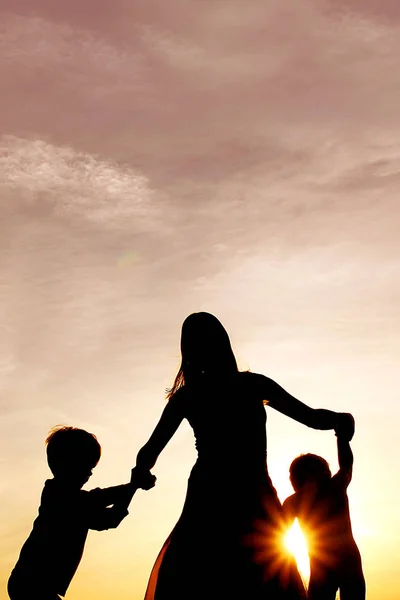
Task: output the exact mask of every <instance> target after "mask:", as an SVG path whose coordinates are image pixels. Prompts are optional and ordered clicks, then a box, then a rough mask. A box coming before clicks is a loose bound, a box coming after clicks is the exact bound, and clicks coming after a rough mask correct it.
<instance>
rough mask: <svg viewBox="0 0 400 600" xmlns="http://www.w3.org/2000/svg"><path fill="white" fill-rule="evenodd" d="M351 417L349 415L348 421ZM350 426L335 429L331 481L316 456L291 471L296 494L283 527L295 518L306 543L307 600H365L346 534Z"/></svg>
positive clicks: (354, 549)
mask: <svg viewBox="0 0 400 600" xmlns="http://www.w3.org/2000/svg"><path fill="white" fill-rule="evenodd" d="M350 417H351V415H349V418H350ZM353 433H354V420H353V418H352V417H351V420H350V419H349V422H348V425H345V426H344V427H343V428H341V429H336V436H337V449H338V459H339V471H338V472H337V473H336V475H334V476H333V477H332V475H331V471H330V468H329V465H328V463H327V462H326V460H325V459H323V458H322V457H321V456H316V455H315V454H304V455H301V456H298V457H297V458H296V459H295V460H294V461H293V462H292V464H291V465H290V481H291V483H292V485H293V488H294V490H295V492H296V493H295V494H293V495H292V496H290V497H289V498H287V499H286V500H285V502H284V503H283V513H284V517H285V523H286V526H287V527H289V526H290V525H291V524H292V523H293V521H294V519H295V518H296V517H297V518H298V521H299V524H300V526H301V528H302V530H303V531H304V534H305V536H306V538H307V542H308V552H309V556H310V582H309V586H308V596H307V597H308V599H309V600H334V599H335V597H336V592H337V591H338V590H340V598H341V600H364V598H365V580H364V575H363V571H362V565H361V556H360V552H359V550H358V548H357V544H356V542H355V541H354V538H353V533H352V529H351V521H350V512H349V502H348V498H347V487H348V485H349V483H350V481H351V478H352V470H353V453H352V451H351V448H350V444H349V441H350V439H351V438H352V436H353Z"/></svg>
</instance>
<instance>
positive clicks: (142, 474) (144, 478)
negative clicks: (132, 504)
mask: <svg viewBox="0 0 400 600" xmlns="http://www.w3.org/2000/svg"><path fill="white" fill-rule="evenodd" d="M156 481H157V477H156V476H155V475H152V474H151V473H150V471H148V470H147V469H141V468H140V467H135V468H134V469H132V471H131V483H132V484H134V485H135V486H137V487H138V488H141V489H142V490H151V488H153V487H154V486H155V485H156Z"/></svg>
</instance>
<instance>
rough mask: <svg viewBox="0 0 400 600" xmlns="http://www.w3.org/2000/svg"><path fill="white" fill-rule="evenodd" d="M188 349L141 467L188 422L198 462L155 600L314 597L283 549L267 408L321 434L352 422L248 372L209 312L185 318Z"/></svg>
mask: <svg viewBox="0 0 400 600" xmlns="http://www.w3.org/2000/svg"><path fill="white" fill-rule="evenodd" d="M181 351H182V363H181V367H180V369H179V372H178V374H177V376H176V379H175V382H174V385H173V387H172V389H171V390H170V391H169V393H168V399H169V402H168V404H167V406H166V407H165V409H164V411H163V414H162V416H161V419H160V421H159V423H158V425H157V426H156V428H155V430H154V432H153V434H152V435H151V437H150V439H149V441H148V442H147V443H146V445H145V446H144V447H143V448H142V449H141V450H140V452H139V454H138V457H137V467H138V468H140V469H143V472H145V470H146V469H151V468H152V467H153V466H154V464H155V462H156V460H157V457H158V455H159V454H160V452H161V451H162V450H163V448H164V447H165V446H166V444H167V443H168V442H169V440H170V439H171V437H172V436H173V435H174V433H175V431H176V430H177V429H178V427H179V425H180V423H181V421H182V420H183V419H185V418H186V419H187V420H188V421H189V423H190V425H191V426H192V428H193V431H194V435H195V438H196V448H197V451H198V459H197V462H196V464H195V466H194V467H193V469H192V472H191V475H190V478H189V482H188V489H187V495H186V500H185V504H184V507H183V511H182V514H181V517H180V519H179V520H178V523H177V524H176V526H175V528H174V530H173V531H172V533H171V535H170V536H169V538H168V539H167V541H166V543H165V544H164V546H163V548H162V550H161V552H160V554H159V556H158V558H157V560H156V563H155V566H154V568H153V571H152V574H151V576H150V580H149V584H148V588H147V592H146V600H171V599H173V600H200V599H201V600H205V599H207V600H217V599H218V600H239V599H240V600H244V599H246V600H261V599H262V600H266V599H267V598H268V600H283V599H285V600H298V599H300V598H305V590H304V586H303V584H302V582H301V578H300V576H299V573H298V571H297V568H296V565H295V561H294V559H293V557H291V556H289V554H288V553H285V551H284V550H283V543H282V525H283V523H282V507H281V504H280V502H279V500H278V497H277V494H276V491H275V489H274V487H273V486H272V483H271V480H270V478H269V475H268V470H267V465H266V431H265V425H266V412H265V409H264V404H265V401H268V404H269V405H270V406H271V407H272V408H275V409H276V410H278V411H280V412H281V413H283V414H285V415H287V416H289V417H291V418H293V419H296V420H297V421H299V422H300V423H303V424H305V425H308V426H309V427H313V428H316V429H333V428H334V427H335V426H337V425H338V423H339V422H341V421H343V420H346V419H347V417H346V416H343V415H339V414H337V413H334V412H331V411H329V410H314V409H312V408H310V407H308V406H306V405H305V404H303V403H302V402H299V400H296V399H295V398H294V397H293V396H291V395H290V394H288V393H287V392H286V391H285V390H284V389H282V388H281V387H280V386H279V385H278V384H277V383H275V382H274V381H272V380H271V379H269V378H268V377H264V376H263V375H257V374H255V373H250V372H239V371H238V368H237V364H236V359H235V356H234V354H233V351H232V348H231V344H230V340H229V337H228V334H227V332H226V331H225V329H224V327H223V326H222V325H221V323H220V322H219V321H218V319H216V318H215V317H214V316H213V315H210V314H208V313H195V314H192V315H190V316H189V317H188V318H187V319H186V320H185V322H184V323H183V326H182V337H181Z"/></svg>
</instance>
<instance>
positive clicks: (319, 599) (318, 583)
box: [307, 573, 339, 600]
mask: <svg viewBox="0 0 400 600" xmlns="http://www.w3.org/2000/svg"><path fill="white" fill-rule="evenodd" d="M338 589H339V586H338V582H337V581H336V578H335V577H332V575H330V574H325V576H322V575H321V574H319V576H318V577H315V576H314V577H313V575H312V573H311V577H310V583H309V585H308V590H307V599H308V600H335V598H336V592H337V591H338Z"/></svg>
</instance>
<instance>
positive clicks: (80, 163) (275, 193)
mask: <svg viewBox="0 0 400 600" xmlns="http://www.w3.org/2000/svg"><path fill="white" fill-rule="evenodd" d="M33 5H34V8H33ZM399 56H400V5H399V3H398V2H397V1H395V0H393V1H390V0H369V1H368V0H364V1H361V0H346V2H345V1H343V2H342V1H334V0H332V1H329V0H321V1H319V2H317V1H316V0H315V1H314V0H308V1H305V2H291V1H289V0H268V1H265V0H201V1H200V0H174V1H173V2H171V3H166V2H162V1H161V0H143V1H137V0H133V1H131V2H127V1H125V0H124V1H122V0H114V1H113V2H111V1H110V2H105V1H98V2H87V1H85V0H80V1H79V2H77V1H76V0H72V1H71V0H70V1H69V2H53V1H50V0H48V1H45V0H37V1H36V2H34V3H32V2H31V1H30V0H25V1H18V0H13V1H12V2H11V0H2V2H1V4H0V81H1V83H2V94H1V99H0V108H1V110H0V173H1V175H0V192H1V199H2V202H1V218H0V265H1V270H0V311H1V322H0V324H1V328H2V335H1V338H0V436H1V439H2V462H3V468H4V473H5V476H4V477H3V483H2V487H1V499H2V502H1V503H0V505H1V508H0V511H1V517H2V518H1V525H0V532H1V542H0V549H1V552H0V554H1V556H2V558H1V559H0V580H1V581H2V582H4V581H6V579H7V577H8V573H9V571H10V569H11V567H12V566H13V563H14V562H15V560H16V557H17V555H18V551H19V548H20V546H21V543H22V542H23V540H24V536H26V535H27V533H28V532H29V528H30V525H31V522H32V520H33V518H34V517H35V514H36V510H37V505H38V501H39V494H40V489H41V486H42V485H43V481H44V479H45V478H46V477H47V476H48V474H47V471H46V465H45V464H44V462H43V461H44V456H43V440H44V438H45V437H46V434H47V431H48V429H49V428H50V427H51V426H53V425H54V424H56V423H60V422H66V423H68V424H70V423H71V424H75V425H78V426H82V427H87V428H88V429H89V430H91V431H94V432H95V433H96V434H98V436H99V438H100V441H101V442H103V440H104V442H103V443H104V446H105V448H104V459H102V461H103V462H102V463H101V464H100V465H99V467H98V471H99V474H98V475H97V474H96V475H95V476H94V485H107V484H113V483H118V482H119V481H120V479H122V480H125V479H126V477H128V476H129V469H130V467H131V466H132V464H133V461H134V457H135V453H136V451H137V449H138V448H139V447H140V444H141V443H142V442H143V441H145V439H146V436H147V435H148V434H149V433H150V431H151V428H152V426H153V424H154V423H155V421H156V419H157V417H158V414H159V413H160V411H161V409H162V407H163V392H164V389H165V387H166V386H168V385H169V384H170V383H171V380H172V379H173V376H174V370H175V368H176V366H177V362H178V343H179V327H180V324H181V322H182V320H183V319H184V318H185V316H186V315H187V314H188V313H189V312H192V311H194V310H201V309H205V310H209V311H211V312H214V313H215V314H216V315H217V316H218V317H220V318H221V320H222V321H223V322H224V323H225V324H226V326H227V328H228V330H229V331H230V333H231V335H232V340H233V343H234V346H235V349H236V351H237V353H238V356H239V359H240V362H241V366H242V367H243V368H248V367H251V368H252V369H254V370H256V371H257V370H258V371H260V372H264V373H266V374H268V375H270V376H271V377H273V378H276V379H277V380H278V381H279V382H280V383H281V384H282V385H284V386H285V387H287V388H288V389H289V391H291V392H292V393H294V394H295V395H297V396H299V397H300V398H301V399H302V400H304V401H306V402H309V403H310V404H311V405H313V406H323V407H329V408H333V409H335V408H337V409H338V410H349V411H351V412H354V414H355V416H356V419H357V436H356V438H355V441H354V450H355V454H356V471H355V473H356V474H355V480H354V482H353V483H352V486H353V487H352V490H353V491H352V493H353V496H352V497H351V499H352V502H353V505H352V507H353V509H354V510H353V514H354V521H355V522H357V527H358V529H357V528H356V531H359V538H358V540H359V543H360V547H361V550H362V553H363V556H364V564H365V570H366V575H367V583H368V584H369V590H370V591H369V600H397V599H398V597H399V594H400V588H398V587H397V588H396V587H395V585H394V583H393V582H394V581H396V578H397V576H396V572H397V570H398V560H399V556H398V549H397V546H398V543H397V540H398V538H399V535H400V517H399V515H398V509H397V498H398V494H399V492H400V489H399V482H398V475H397V472H398V464H397V463H398V456H399V450H400V444H399V435H398V429H397V426H398V423H399V416H400V410H399V408H398V389H399V384H400V376H399V373H398V361H399V349H400V348H399V341H398V340H399V337H400V326H399V301H400V278H399V275H400V264H399V241H398V238H399V233H398V232H399V226H400V208H399V184H400V137H399V133H398V132H399V131H400V111H399V106H400V70H399V68H398V63H399ZM269 435H270V465H271V471H272V472H273V473H274V474H275V478H276V485H277V487H278V491H279V493H280V494H281V495H282V496H285V494H287V493H290V487H288V483H287V482H286V483H285V477H286V471H287V466H288V465H289V463H290V461H291V459H292V458H293V457H294V455H295V454H296V453H299V452H302V451H309V450H310V451H315V452H318V453H324V452H325V453H326V454H327V455H328V458H329V459H330V460H332V461H333V462H334V461H335V455H334V443H333V441H332V440H331V438H329V437H323V436H321V435H320V434H313V435H314V436H315V437H312V436H311V434H310V432H309V431H307V430H306V431H303V430H302V429H301V428H300V429H299V428H298V426H294V425H292V424H291V423H287V422H286V421H284V420H281V419H280V418H278V417H276V416H275V415H271V418H270V428H269ZM324 435H325V436H326V435H328V434H324ZM289 439H290V443H288V440H289ZM310 446H312V447H310ZM191 448H192V439H191V433H190V431H188V430H186V429H183V431H182V432H180V433H179V434H178V436H177V438H176V440H175V441H174V442H172V446H171V449H168V450H167V451H166V455H165V458H163V459H162V461H161V463H160V467H159V472H158V473H157V475H158V476H159V480H160V481H159V487H158V488H157V489H156V490H154V491H153V492H151V494H149V495H148V496H146V497H144V495H143V496H140V497H138V500H137V501H135V502H136V504H135V505H132V515H131V517H130V519H131V521H130V522H129V523H128V525H126V527H125V529H121V532H120V531H119V530H118V531H117V532H115V533H112V534H110V535H111V537H109V538H107V536H105V538H107V539H105V538H104V536H103V537H102V536H100V537H101V540H100V538H99V540H100V541H99V542H96V548H94V545H93V546H90V540H89V542H88V550H87V553H88V555H87V556H85V558H84V561H83V563H82V566H81V568H80V572H79V574H78V575H77V580H76V582H74V584H73V586H74V587H72V588H71V590H70V592H69V594H68V600H81V599H82V598H84V597H85V594H86V593H87V589H91V593H93V589H92V587H91V586H92V585H94V586H98V588H99V590H101V594H103V595H101V596H100V595H99V598H101V600H102V599H103V598H104V599H105V598H107V597H110V598H112V597H113V590H114V593H115V587H114V588H112V585H114V586H116V585H118V586H119V587H118V597H119V598H120V599H122V600H125V598H134V600H140V599H141V598H142V595H143V589H144V585H145V581H146V578H147V575H148V572H149V569H150V567H151V564H152V561H153V559H154V556H155V554H157V551H158V549H159V547H160V545H161V543H162V541H163V538H164V537H165V535H166V534H167V533H168V531H169V530H170V528H171V527H172V526H173V524H174V519H175V518H176V516H177V514H179V510H180V506H181V504H182V501H183V495H184V487H185V481H186V478H187V473H188V469H189V468H190V465H191V463H192V462H193V458H194V455H193V454H192V450H191ZM293 453H294V454H293ZM168 457H169V458H168ZM102 465H103V466H102ZM282 473H283V474H282ZM281 474H282V475H281ZM96 477H97V478H98V479H95V478H96ZM174 485H176V486H177V491H176V492H175V491H174V489H173V486H174ZM149 498H150V499H149ZM151 511H153V512H151ZM154 515H157V516H156V517H155V516H154ZM96 540H97V538H96ZM110 547H112V548H113V549H114V552H115V553H116V555H118V551H119V550H118V548H122V547H123V548H124V557H125V558H124V559H123V560H122V558H121V559H120V561H119V562H112V561H111V562H110V561H109V560H108V559H107V557H109V553H110V550H109V548H110ZM396 553H397V554H396ZM121 565H123V566H121ZM121 569H124V573H125V575H124V577H121V576H120V575H121ZM102 578H103V579H102ZM106 580H107V581H111V582H112V584H110V586H111V587H110V589H108V588H107V585H106V583H105V582H106ZM1 581H0V585H2V586H3V587H1V588H0V598H2V597H3V596H2V594H3V592H4V585H3V584H2V583H1ZM397 585H398V584H397ZM4 593H5V592H4ZM107 594H108V595H107ZM4 597H5V596H4ZM86 597H87V596H86Z"/></svg>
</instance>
